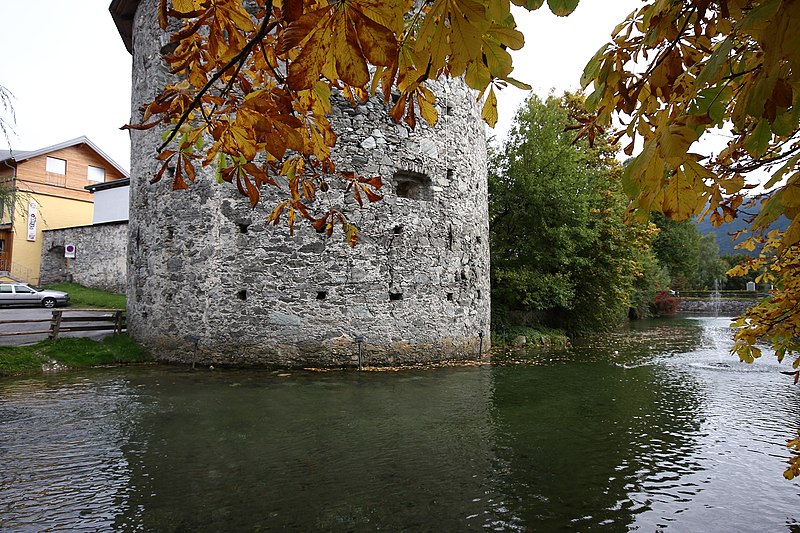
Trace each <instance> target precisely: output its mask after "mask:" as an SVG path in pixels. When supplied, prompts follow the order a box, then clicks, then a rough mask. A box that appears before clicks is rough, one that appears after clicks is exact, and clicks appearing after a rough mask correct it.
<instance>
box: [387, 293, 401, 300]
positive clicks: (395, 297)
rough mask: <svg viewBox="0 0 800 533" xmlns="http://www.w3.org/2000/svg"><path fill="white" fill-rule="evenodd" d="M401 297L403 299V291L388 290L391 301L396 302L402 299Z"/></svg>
mask: <svg viewBox="0 0 800 533" xmlns="http://www.w3.org/2000/svg"><path fill="white" fill-rule="evenodd" d="M402 299H403V293H402V292H390V293H389V301H391V302H397V301H399V300H402Z"/></svg>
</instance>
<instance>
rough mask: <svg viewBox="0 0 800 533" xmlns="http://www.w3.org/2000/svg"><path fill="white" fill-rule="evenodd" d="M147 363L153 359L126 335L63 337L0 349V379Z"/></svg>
mask: <svg viewBox="0 0 800 533" xmlns="http://www.w3.org/2000/svg"><path fill="white" fill-rule="evenodd" d="M150 361H153V357H152V355H150V353H149V352H148V351H147V349H145V348H144V346H141V345H140V344H138V343H136V342H135V341H134V340H133V339H131V338H130V337H128V336H127V335H125V334H122V335H109V336H108V337H106V338H105V339H103V340H102V341H95V340H91V339H82V338H65V339H60V340H57V341H50V340H46V341H41V342H39V343H36V344H32V345H30V346H0V376H19V375H31V374H40V373H43V372H47V371H52V370H59V369H65V368H76V367H92V366H106V365H119V364H130V363H144V362H150Z"/></svg>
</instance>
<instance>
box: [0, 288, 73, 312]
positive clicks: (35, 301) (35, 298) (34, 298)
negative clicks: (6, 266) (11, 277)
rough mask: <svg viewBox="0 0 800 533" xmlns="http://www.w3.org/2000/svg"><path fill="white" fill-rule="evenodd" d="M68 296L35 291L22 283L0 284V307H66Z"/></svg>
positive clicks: (62, 293) (63, 293)
mask: <svg viewBox="0 0 800 533" xmlns="http://www.w3.org/2000/svg"><path fill="white" fill-rule="evenodd" d="M68 303H69V294H67V293H66V292H61V291H51V290H49V289H37V288H36V287H31V286H30V285H25V284H23V283H0V305H41V306H42V307H55V306H56V305H67V304H68Z"/></svg>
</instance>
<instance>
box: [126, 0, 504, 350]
mask: <svg viewBox="0 0 800 533" xmlns="http://www.w3.org/2000/svg"><path fill="white" fill-rule="evenodd" d="M157 3H158V1H157V0H115V1H114V2H113V3H112V4H111V11H112V15H113V16H114V18H115V21H116V22H117V26H118V27H119V29H120V33H121V35H122V36H123V39H125V40H126V44H127V45H128V48H129V49H130V50H131V52H132V54H133V96H132V100H133V101H132V109H133V115H132V120H134V121H136V120H138V119H139V118H140V116H141V115H140V113H139V111H138V109H139V107H140V106H141V105H142V103H144V102H145V101H146V100H148V99H150V98H152V97H153V96H154V95H155V94H157V93H158V91H159V90H160V89H161V88H162V87H163V84H164V83H165V81H166V80H167V76H168V75H167V73H166V69H165V67H164V65H163V63H162V60H161V55H160V52H159V50H160V48H161V47H162V46H163V45H164V44H166V42H167V36H166V35H165V34H164V33H163V32H162V31H161V30H160V29H159V27H158V23H157V22H156V7H157ZM435 91H436V93H437V98H438V101H437V107H438V110H439V114H440V120H439V124H438V125H437V126H436V127H435V128H431V127H429V126H428V125H427V124H418V126H417V128H416V129H415V130H413V131H411V130H409V129H408V128H407V127H406V126H405V125H398V124H394V123H393V122H392V120H391V119H390V118H389V116H388V114H387V109H386V107H385V106H384V104H383V103H382V101H380V100H377V99H373V100H370V101H368V102H367V103H366V104H364V105H360V106H358V107H355V108H354V107H352V106H351V105H350V104H349V103H346V102H344V100H342V101H341V102H337V104H338V105H334V111H333V116H332V122H333V124H334V127H335V130H336V132H337V134H338V144H337V147H336V148H335V153H334V161H335V163H336V165H337V167H338V168H340V169H349V170H354V171H355V172H357V173H360V174H361V175H364V176H374V175H380V176H381V177H382V178H383V181H384V186H383V190H382V193H383V194H384V200H383V201H380V202H377V203H376V204H372V205H370V206H368V207H366V208H364V209H359V208H358V206H357V205H352V206H349V207H350V209H349V212H350V214H349V216H350V218H351V220H352V221H353V222H355V223H356V224H358V225H359V227H360V228H361V231H362V233H361V241H360V243H359V244H358V246H356V247H355V248H353V249H350V248H348V247H347V245H346V244H344V242H343V240H342V238H341V236H340V235H337V234H334V237H333V238H332V239H331V240H326V239H325V238H324V237H322V236H320V235H318V234H317V233H315V232H314V231H313V230H311V229H310V228H307V227H305V225H304V224H298V227H297V228H296V231H295V236H294V237H290V236H289V232H288V229H287V228H286V227H285V226H277V227H273V226H266V225H265V223H264V221H265V219H266V217H267V215H268V214H269V211H268V210H265V209H262V208H260V207H257V208H256V209H255V210H253V209H250V208H249V205H248V202H247V199H246V198H244V197H241V196H240V195H239V193H238V192H237V191H236V190H235V188H234V187H230V186H228V185H227V184H226V185H217V184H216V183H214V179H213V176H207V177H206V179H200V180H198V182H197V183H195V184H194V185H193V186H192V187H190V189H189V190H186V191H178V192H173V191H171V190H170V184H169V183H167V182H168V180H163V182H161V183H157V184H155V185H150V184H149V183H148V182H149V179H150V177H152V176H153V175H154V173H155V171H156V166H157V165H156V163H157V161H156V160H155V158H154V155H155V150H156V147H157V146H158V145H159V144H160V142H161V132H160V131H156V130H155V129H153V130H148V131H142V132H132V135H131V137H132V146H131V148H132V150H131V167H132V168H131V198H130V202H131V204H130V206H131V209H130V228H129V229H130V240H129V258H128V328H129V332H130V334H131V335H132V336H133V337H134V338H136V339H137V340H138V341H140V342H142V343H144V344H145V345H147V346H149V347H150V348H151V349H152V350H153V353H154V354H155V355H156V356H157V357H158V358H160V359H164V360H170V361H182V362H192V361H197V362H198V363H206V364H207V363H213V364H234V365H249V364H253V365H281V366H344V365H352V364H355V363H356V362H357V361H358V354H359V350H360V351H361V352H362V354H363V358H364V361H365V362H368V363H370V364H403V363H412V362H419V361H434V360H440V359H457V358H472V357H475V356H476V355H478V353H479V350H480V349H482V350H483V351H486V350H487V349H488V348H489V238H488V213H487V184H486V141H485V136H484V126H483V123H482V121H481V119H480V114H479V110H478V108H477V106H476V103H475V95H474V93H473V92H472V91H471V90H470V89H468V88H467V87H466V86H465V85H464V84H463V83H461V82H460V81H458V80H456V81H448V82H442V83H440V84H438V85H437V86H436V87H435ZM299 226H303V227H299Z"/></svg>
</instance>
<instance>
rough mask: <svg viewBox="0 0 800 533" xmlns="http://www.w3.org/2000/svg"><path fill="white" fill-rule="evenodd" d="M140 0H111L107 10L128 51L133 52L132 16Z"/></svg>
mask: <svg viewBox="0 0 800 533" xmlns="http://www.w3.org/2000/svg"><path fill="white" fill-rule="evenodd" d="M139 1H140V0H112V1H111V5H110V6H108V10H109V11H110V12H111V18H113V19H114V24H116V25H117V31H118V32H119V35H120V37H122V42H124V43H125V48H127V49H128V52H131V53H132V52H133V16H134V15H135V14H136V8H137V7H139Z"/></svg>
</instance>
